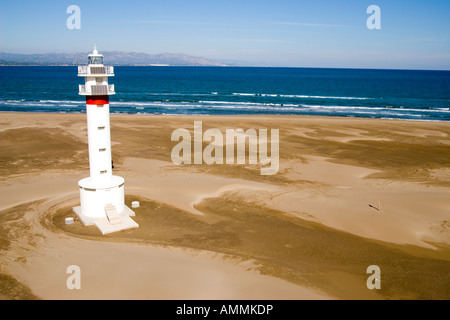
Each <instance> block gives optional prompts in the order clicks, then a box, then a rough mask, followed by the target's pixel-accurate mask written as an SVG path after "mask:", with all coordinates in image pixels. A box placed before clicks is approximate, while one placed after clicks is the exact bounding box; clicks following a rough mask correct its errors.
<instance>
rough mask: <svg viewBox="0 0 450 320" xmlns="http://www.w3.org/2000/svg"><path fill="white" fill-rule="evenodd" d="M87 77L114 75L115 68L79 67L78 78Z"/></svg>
mask: <svg viewBox="0 0 450 320" xmlns="http://www.w3.org/2000/svg"><path fill="white" fill-rule="evenodd" d="M87 75H108V76H112V75H114V67H113V66H102V67H91V66H79V67H78V76H87Z"/></svg>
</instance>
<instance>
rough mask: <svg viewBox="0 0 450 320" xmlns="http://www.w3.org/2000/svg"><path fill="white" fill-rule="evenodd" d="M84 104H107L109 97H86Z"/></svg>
mask: <svg viewBox="0 0 450 320" xmlns="http://www.w3.org/2000/svg"><path fill="white" fill-rule="evenodd" d="M86 104H95V105H101V104H109V96H107V95H105V96H86Z"/></svg>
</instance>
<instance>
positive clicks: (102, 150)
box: [98, 148, 106, 152]
mask: <svg viewBox="0 0 450 320" xmlns="http://www.w3.org/2000/svg"><path fill="white" fill-rule="evenodd" d="M98 151H100V152H105V151H106V148H102V149H98Z"/></svg>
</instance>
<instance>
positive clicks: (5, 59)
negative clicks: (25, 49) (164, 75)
mask: <svg viewBox="0 0 450 320" xmlns="http://www.w3.org/2000/svg"><path fill="white" fill-rule="evenodd" d="M104 54H105V56H107V57H108V59H107V62H108V63H109V64H112V65H116V66H117V65H121V66H174V67H175V66H198V67H200V66H208V67H213V66H217V67H225V66H233V65H234V66H237V65H236V64H226V63H223V62H220V61H214V60H211V59H207V58H204V57H198V56H192V55H188V54H184V53H161V54H147V53H139V52H123V51H109V52H108V51H105V52H104ZM85 57H86V53H84V52H77V53H43V54H19V53H6V52H0V66H77V65H80V64H84V63H85Z"/></svg>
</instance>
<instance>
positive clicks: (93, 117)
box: [73, 48, 138, 234]
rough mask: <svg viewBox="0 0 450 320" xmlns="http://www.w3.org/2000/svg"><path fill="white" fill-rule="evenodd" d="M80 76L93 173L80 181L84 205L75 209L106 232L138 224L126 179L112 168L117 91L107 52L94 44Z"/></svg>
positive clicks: (133, 226)
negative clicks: (105, 58)
mask: <svg viewBox="0 0 450 320" xmlns="http://www.w3.org/2000/svg"><path fill="white" fill-rule="evenodd" d="M78 76H80V77H84V78H85V84H84V85H80V87H79V94H80V95H83V96H86V115H87V130H88V144H89V168H90V177H88V178H85V179H82V180H80V181H79V182H78V186H79V188H80V202H81V206H80V207H75V208H73V209H74V211H75V213H76V214H77V216H78V217H79V218H80V220H81V221H82V222H83V224H84V225H92V224H95V225H96V226H97V227H98V228H99V229H100V231H101V232H102V233H103V234H106V233H111V232H115V231H120V230H124V229H129V228H136V227H138V225H137V223H136V222H134V221H133V220H132V219H131V218H130V217H129V216H134V212H133V211H132V210H131V209H129V208H128V207H127V206H125V192H124V183H125V180H124V179H123V178H122V177H119V176H114V175H113V172H112V161H111V133H110V120H109V96H110V95H113V94H115V92H114V85H113V84H108V78H109V77H113V76H114V68H113V67H112V66H105V65H103V55H101V54H99V53H98V51H97V49H96V48H94V51H93V52H92V53H91V54H89V55H88V65H87V66H79V67H78Z"/></svg>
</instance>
